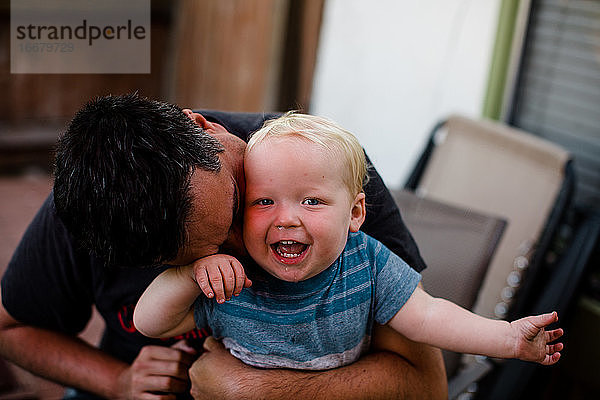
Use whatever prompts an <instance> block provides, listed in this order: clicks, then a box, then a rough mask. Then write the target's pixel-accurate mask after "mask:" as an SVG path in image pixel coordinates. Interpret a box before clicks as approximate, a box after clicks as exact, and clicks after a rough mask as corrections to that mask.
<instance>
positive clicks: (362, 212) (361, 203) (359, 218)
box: [350, 192, 367, 232]
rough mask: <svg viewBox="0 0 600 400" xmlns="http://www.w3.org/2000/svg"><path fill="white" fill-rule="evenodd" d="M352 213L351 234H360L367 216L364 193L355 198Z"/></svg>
mask: <svg viewBox="0 0 600 400" xmlns="http://www.w3.org/2000/svg"><path fill="white" fill-rule="evenodd" d="M350 212H351V214H350V232H358V230H359V229H360V227H361V226H362V224H363V222H365V217H366V215H367V209H366V205H365V194H364V193H363V192H360V193H359V194H357V195H356V197H355V198H354V201H353V202H352V209H351V211H350Z"/></svg>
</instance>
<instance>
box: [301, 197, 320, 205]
mask: <svg viewBox="0 0 600 400" xmlns="http://www.w3.org/2000/svg"><path fill="white" fill-rule="evenodd" d="M320 203H321V202H320V201H319V200H318V199H312V198H310V199H304V201H303V202H302V204H305V205H307V206H316V205H319V204H320Z"/></svg>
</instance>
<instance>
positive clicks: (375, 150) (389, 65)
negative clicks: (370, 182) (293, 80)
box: [310, 0, 500, 187]
mask: <svg viewBox="0 0 600 400" xmlns="http://www.w3.org/2000/svg"><path fill="white" fill-rule="evenodd" d="M499 5H500V0H479V1H477V0H447V1H437V0H422V1H418V2H413V1H408V0H378V1H368V0H328V1H327V2H326V3H325V9H324V15H323V24H322V26H321V39H320V45H319V51H318V56H317V65H316V70H315V80H314V84H313V94H312V101H311V107H310V111H311V113H314V114H318V115H322V116H327V117H330V118H332V119H334V120H336V121H337V122H339V123H341V124H342V125H343V126H344V127H345V128H347V129H349V130H351V131H353V132H354V133H355V134H356V135H357V136H358V137H359V139H360V140H361V142H362V144H363V146H364V147H365V148H366V150H367V153H368V154H369V156H370V157H371V159H372V161H373V163H374V164H375V166H376V167H377V169H378V171H379V172H380V173H381V175H382V176H383V179H384V180H385V182H386V184H387V185H388V186H389V187H399V186H401V185H402V184H403V183H404V179H405V177H406V175H407V174H408V172H409V171H410V168H411V167H412V165H413V164H414V163H415V161H416V158H417V156H418V154H419V153H420V151H421V149H422V147H423V146H424V144H425V141H426V139H427V137H428V135H429V131H430V130H431V128H432V127H433V125H434V124H435V123H436V122H437V121H438V120H440V119H442V118H444V117H445V116H447V115H448V114H449V113H462V114H465V115H468V116H474V117H479V116H480V115H481V111H482V107H483V100H484V96H485V89H486V84H487V78H488V71H489V64H490V60H491V53H492V49H493V44H494V39H495V33H496V25H497V18H498V9H499Z"/></svg>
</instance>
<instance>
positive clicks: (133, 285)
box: [2, 111, 425, 362]
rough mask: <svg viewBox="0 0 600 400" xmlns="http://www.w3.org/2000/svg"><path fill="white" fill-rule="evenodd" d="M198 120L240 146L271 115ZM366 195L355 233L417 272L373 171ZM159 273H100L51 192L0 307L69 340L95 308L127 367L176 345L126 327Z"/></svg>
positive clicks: (108, 342)
mask: <svg viewBox="0 0 600 400" xmlns="http://www.w3.org/2000/svg"><path fill="white" fill-rule="evenodd" d="M201 113H202V114H203V115H204V116H205V117H206V118H207V119H208V120H209V121H211V122H217V123H219V124H221V125H223V126H224V127H225V128H227V130H228V131H229V132H231V133H233V134H235V135H237V136H239V137H241V138H243V139H247V136H248V135H249V133H251V132H254V131H255V130H257V129H259V128H260V127H261V126H262V123H263V122H264V120H266V119H270V118H273V117H276V116H277V114H253V113H226V112H220V111H201ZM365 193H366V198H367V217H366V220H365V223H364V224H363V226H362V228H361V230H363V231H364V232H366V233H368V234H369V235H371V236H373V237H375V238H376V239H378V240H379V241H381V242H382V243H384V244H385V245H386V246H387V247H389V248H390V249H391V250H392V251H393V252H394V253H396V254H398V255H399V256H400V257H402V258H403V259H404V260H405V261H406V262H407V263H408V264H409V265H411V266H412V267H413V268H414V269H416V270H417V271H421V270H423V269H424V268H425V263H424V262H423V260H422V258H421V256H420V255H419V251H418V249H417V246H416V244H415V242H414V240H413V238H412V237H411V235H410V233H409V232H408V230H407V229H406V227H405V225H404V223H403V222H402V219H401V217H400V213H399V211H398V209H397V207H396V205H395V203H394V201H393V199H392V197H391V195H390V193H389V192H388V190H387V189H386V188H385V186H384V184H383V182H382V180H381V177H380V176H379V175H378V174H377V172H376V171H375V170H374V169H372V170H371V172H370V180H369V183H368V185H367V187H366V188H365ZM164 268H165V267H154V268H150V267H148V268H119V267H105V266H104V263H103V262H102V261H101V260H99V259H97V258H95V257H94V256H93V255H90V253H89V252H88V251H86V250H84V249H81V248H77V247H76V245H75V244H74V241H73V239H72V237H71V235H70V234H69V233H68V232H67V230H66V228H65V226H64V225H63V223H62V222H61V220H60V219H59V218H58V216H57V215H56V210H55V207H54V199H53V195H52V193H51V194H50V195H49V196H48V198H47V199H46V201H45V202H44V204H43V205H42V207H41V208H40V210H39V211H38V213H37V215H36V216H35V218H34V220H33V221H32V222H31V224H30V225H29V227H28V229H27V231H26V232H25V234H24V236H23V238H22V239H21V242H20V244H19V246H18V247H17V249H16V250H15V253H14V254H13V257H12V259H11V261H10V263H9V265H8V269H7V271H6V273H5V274H4V276H3V278H2V302H3V305H4V307H5V308H6V310H7V311H8V312H9V314H10V315H11V316H12V317H13V318H15V319H17V320H19V321H21V322H22V323H25V324H29V325H34V326H39V327H43V328H47V329H51V330H56V331H60V332H64V333H67V334H73V335H75V334H77V333H79V332H81V331H82V330H83V329H84V328H85V326H86V324H87V323H88V321H89V319H90V316H91V311H92V306H93V305H95V306H96V308H97V309H98V311H99V313H100V314H101V315H102V317H103V319H104V320H105V322H106V330H105V332H104V335H103V338H102V343H101V345H100V347H101V348H102V349H104V350H105V351H106V352H108V353H110V354H112V355H114V356H115V357H117V358H120V359H122V360H123V361H126V362H131V361H133V359H134V358H135V357H136V356H137V354H138V352H139V350H140V348H141V347H143V346H145V345H149V344H155V345H156V344H162V345H169V344H171V343H173V341H175V340H176V339H179V338H181V337H178V338H173V339H170V340H159V339H150V338H147V337H145V336H143V335H142V334H140V333H139V332H137V331H136V330H135V328H134V326H133V310H134V307H135V304H136V303H137V300H138V298H139V297H140V296H141V294H142V292H143V291H144V289H145V288H146V287H147V286H148V284H149V283H150V282H151V281H152V280H153V279H154V278H155V277H156V276H157V275H158V274H159V273H160V272H162V271H163V270H164ZM207 334H208V332H206V331H205V330H203V329H200V330H195V331H192V332H190V333H188V334H186V335H184V336H183V337H185V338H187V339H195V338H198V339H200V338H202V337H204V336H206V335H207Z"/></svg>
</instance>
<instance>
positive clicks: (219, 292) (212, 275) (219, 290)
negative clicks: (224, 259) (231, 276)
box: [206, 265, 225, 303]
mask: <svg viewBox="0 0 600 400" xmlns="http://www.w3.org/2000/svg"><path fill="white" fill-rule="evenodd" d="M206 271H207V272H208V280H209V282H210V286H211V287H212V290H213V292H214V293H215V300H217V303H223V302H224V301H225V290H224V289H223V286H224V284H223V276H222V275H221V269H220V268H219V266H218V265H208V266H207V267H206Z"/></svg>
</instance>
